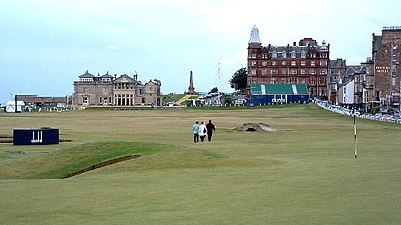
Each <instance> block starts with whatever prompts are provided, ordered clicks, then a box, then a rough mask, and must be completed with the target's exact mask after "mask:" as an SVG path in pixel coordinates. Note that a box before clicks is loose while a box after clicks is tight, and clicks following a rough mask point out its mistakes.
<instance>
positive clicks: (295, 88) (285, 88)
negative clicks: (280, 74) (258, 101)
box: [251, 84, 308, 95]
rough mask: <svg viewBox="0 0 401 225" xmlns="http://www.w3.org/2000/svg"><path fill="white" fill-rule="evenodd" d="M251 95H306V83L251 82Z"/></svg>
mask: <svg viewBox="0 0 401 225" xmlns="http://www.w3.org/2000/svg"><path fill="white" fill-rule="evenodd" d="M251 94H252V95H308V88H307V87H306V84H252V85H251Z"/></svg>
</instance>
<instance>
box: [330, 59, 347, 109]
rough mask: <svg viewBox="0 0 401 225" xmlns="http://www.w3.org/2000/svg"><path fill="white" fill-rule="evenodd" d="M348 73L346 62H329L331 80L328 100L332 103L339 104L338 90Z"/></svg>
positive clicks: (340, 60) (337, 60) (339, 60)
mask: <svg viewBox="0 0 401 225" xmlns="http://www.w3.org/2000/svg"><path fill="white" fill-rule="evenodd" d="M346 71H347V65H346V60H345V59H344V60H343V59H341V58H340V59H336V60H330V62H329V78H328V88H327V91H328V98H329V99H328V100H329V101H330V102H331V103H335V104H337V103H338V99H337V90H338V85H339V84H341V83H342V81H343V80H344V78H345V75H346Z"/></svg>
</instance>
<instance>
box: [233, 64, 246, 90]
mask: <svg viewBox="0 0 401 225" xmlns="http://www.w3.org/2000/svg"><path fill="white" fill-rule="evenodd" d="M246 77H247V71H246V68H245V67H243V68H241V69H239V70H238V71H237V72H235V73H234V75H233V77H232V78H231V80H230V87H231V88H234V89H235V90H237V91H242V92H244V91H245V89H246Z"/></svg>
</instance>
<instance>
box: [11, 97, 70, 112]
mask: <svg viewBox="0 0 401 225" xmlns="http://www.w3.org/2000/svg"><path fill="white" fill-rule="evenodd" d="M16 97H17V99H18V101H23V102H24V103H25V107H26V108H29V109H37V108H59V109H61V108H63V109H64V108H66V106H67V97H41V96H38V95H17V96H16Z"/></svg>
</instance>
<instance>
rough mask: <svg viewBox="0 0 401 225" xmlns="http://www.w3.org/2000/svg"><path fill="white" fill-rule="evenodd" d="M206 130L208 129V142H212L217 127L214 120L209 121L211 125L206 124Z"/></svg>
mask: <svg viewBox="0 0 401 225" xmlns="http://www.w3.org/2000/svg"><path fill="white" fill-rule="evenodd" d="M206 129H207V140H208V141H209V142H211V141H212V135H213V131H216V127H215V126H214V124H213V123H212V120H209V123H208V124H206Z"/></svg>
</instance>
